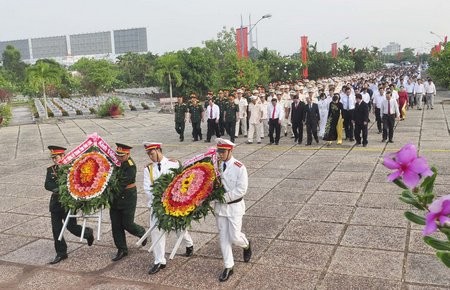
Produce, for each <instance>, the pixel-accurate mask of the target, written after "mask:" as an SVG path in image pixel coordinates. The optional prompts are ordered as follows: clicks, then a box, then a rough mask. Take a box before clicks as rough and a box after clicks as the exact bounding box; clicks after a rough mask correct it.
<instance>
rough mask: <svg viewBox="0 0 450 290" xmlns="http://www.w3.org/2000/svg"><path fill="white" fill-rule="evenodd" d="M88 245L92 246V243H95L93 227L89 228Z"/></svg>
mask: <svg viewBox="0 0 450 290" xmlns="http://www.w3.org/2000/svg"><path fill="white" fill-rule="evenodd" d="M86 240H87V243H88V246H89V247H90V246H92V244H93V243H94V230H93V229H89V230H88V237H87V238H86Z"/></svg>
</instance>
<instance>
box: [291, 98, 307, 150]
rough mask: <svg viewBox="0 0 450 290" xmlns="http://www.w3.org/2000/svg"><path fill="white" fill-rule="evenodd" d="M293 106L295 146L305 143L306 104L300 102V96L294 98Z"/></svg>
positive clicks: (292, 121) (292, 120)
mask: <svg viewBox="0 0 450 290" xmlns="http://www.w3.org/2000/svg"><path fill="white" fill-rule="evenodd" d="M293 99H294V101H293V102H292V105H291V123H292V131H293V132H294V138H295V140H294V144H296V143H298V144H302V141H303V119H304V114H305V103H303V102H302V101H300V99H299V96H298V94H296V95H295V96H293Z"/></svg>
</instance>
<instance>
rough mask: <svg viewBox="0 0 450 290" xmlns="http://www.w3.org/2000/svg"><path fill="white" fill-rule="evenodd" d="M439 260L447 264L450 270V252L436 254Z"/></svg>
mask: <svg viewBox="0 0 450 290" xmlns="http://www.w3.org/2000/svg"><path fill="white" fill-rule="evenodd" d="M436 256H438V258H439V259H441V261H442V263H444V264H445V266H447V267H448V268H450V252H442V251H439V252H437V253H436Z"/></svg>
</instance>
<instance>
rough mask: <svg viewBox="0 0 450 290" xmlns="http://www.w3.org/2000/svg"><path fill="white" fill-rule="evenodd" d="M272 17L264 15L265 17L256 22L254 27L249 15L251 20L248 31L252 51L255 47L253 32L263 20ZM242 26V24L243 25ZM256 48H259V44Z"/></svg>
mask: <svg viewBox="0 0 450 290" xmlns="http://www.w3.org/2000/svg"><path fill="white" fill-rule="evenodd" d="M271 17H272V14H269V13H268V14H265V15H263V16H261V18H259V19H258V21H256V23H255V24H253V25H252V22H251V20H250V15H249V17H248V20H249V25H248V26H249V30H248V35H249V36H250V49H251V48H252V47H253V33H252V31H253V29H254V28H255V27H256V25H257V24H258V23H259V22H260V21H261V20H263V19H268V18H271ZM241 25H242V24H241ZM256 46H258V44H256Z"/></svg>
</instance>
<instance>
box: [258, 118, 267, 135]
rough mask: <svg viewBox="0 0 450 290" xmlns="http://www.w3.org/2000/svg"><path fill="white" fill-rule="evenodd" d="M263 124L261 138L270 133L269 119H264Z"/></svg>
mask: <svg viewBox="0 0 450 290" xmlns="http://www.w3.org/2000/svg"><path fill="white" fill-rule="evenodd" d="M262 124H263V125H262V126H261V134H260V136H261V138H264V137H266V135H267V134H268V133H269V120H267V119H262Z"/></svg>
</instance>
